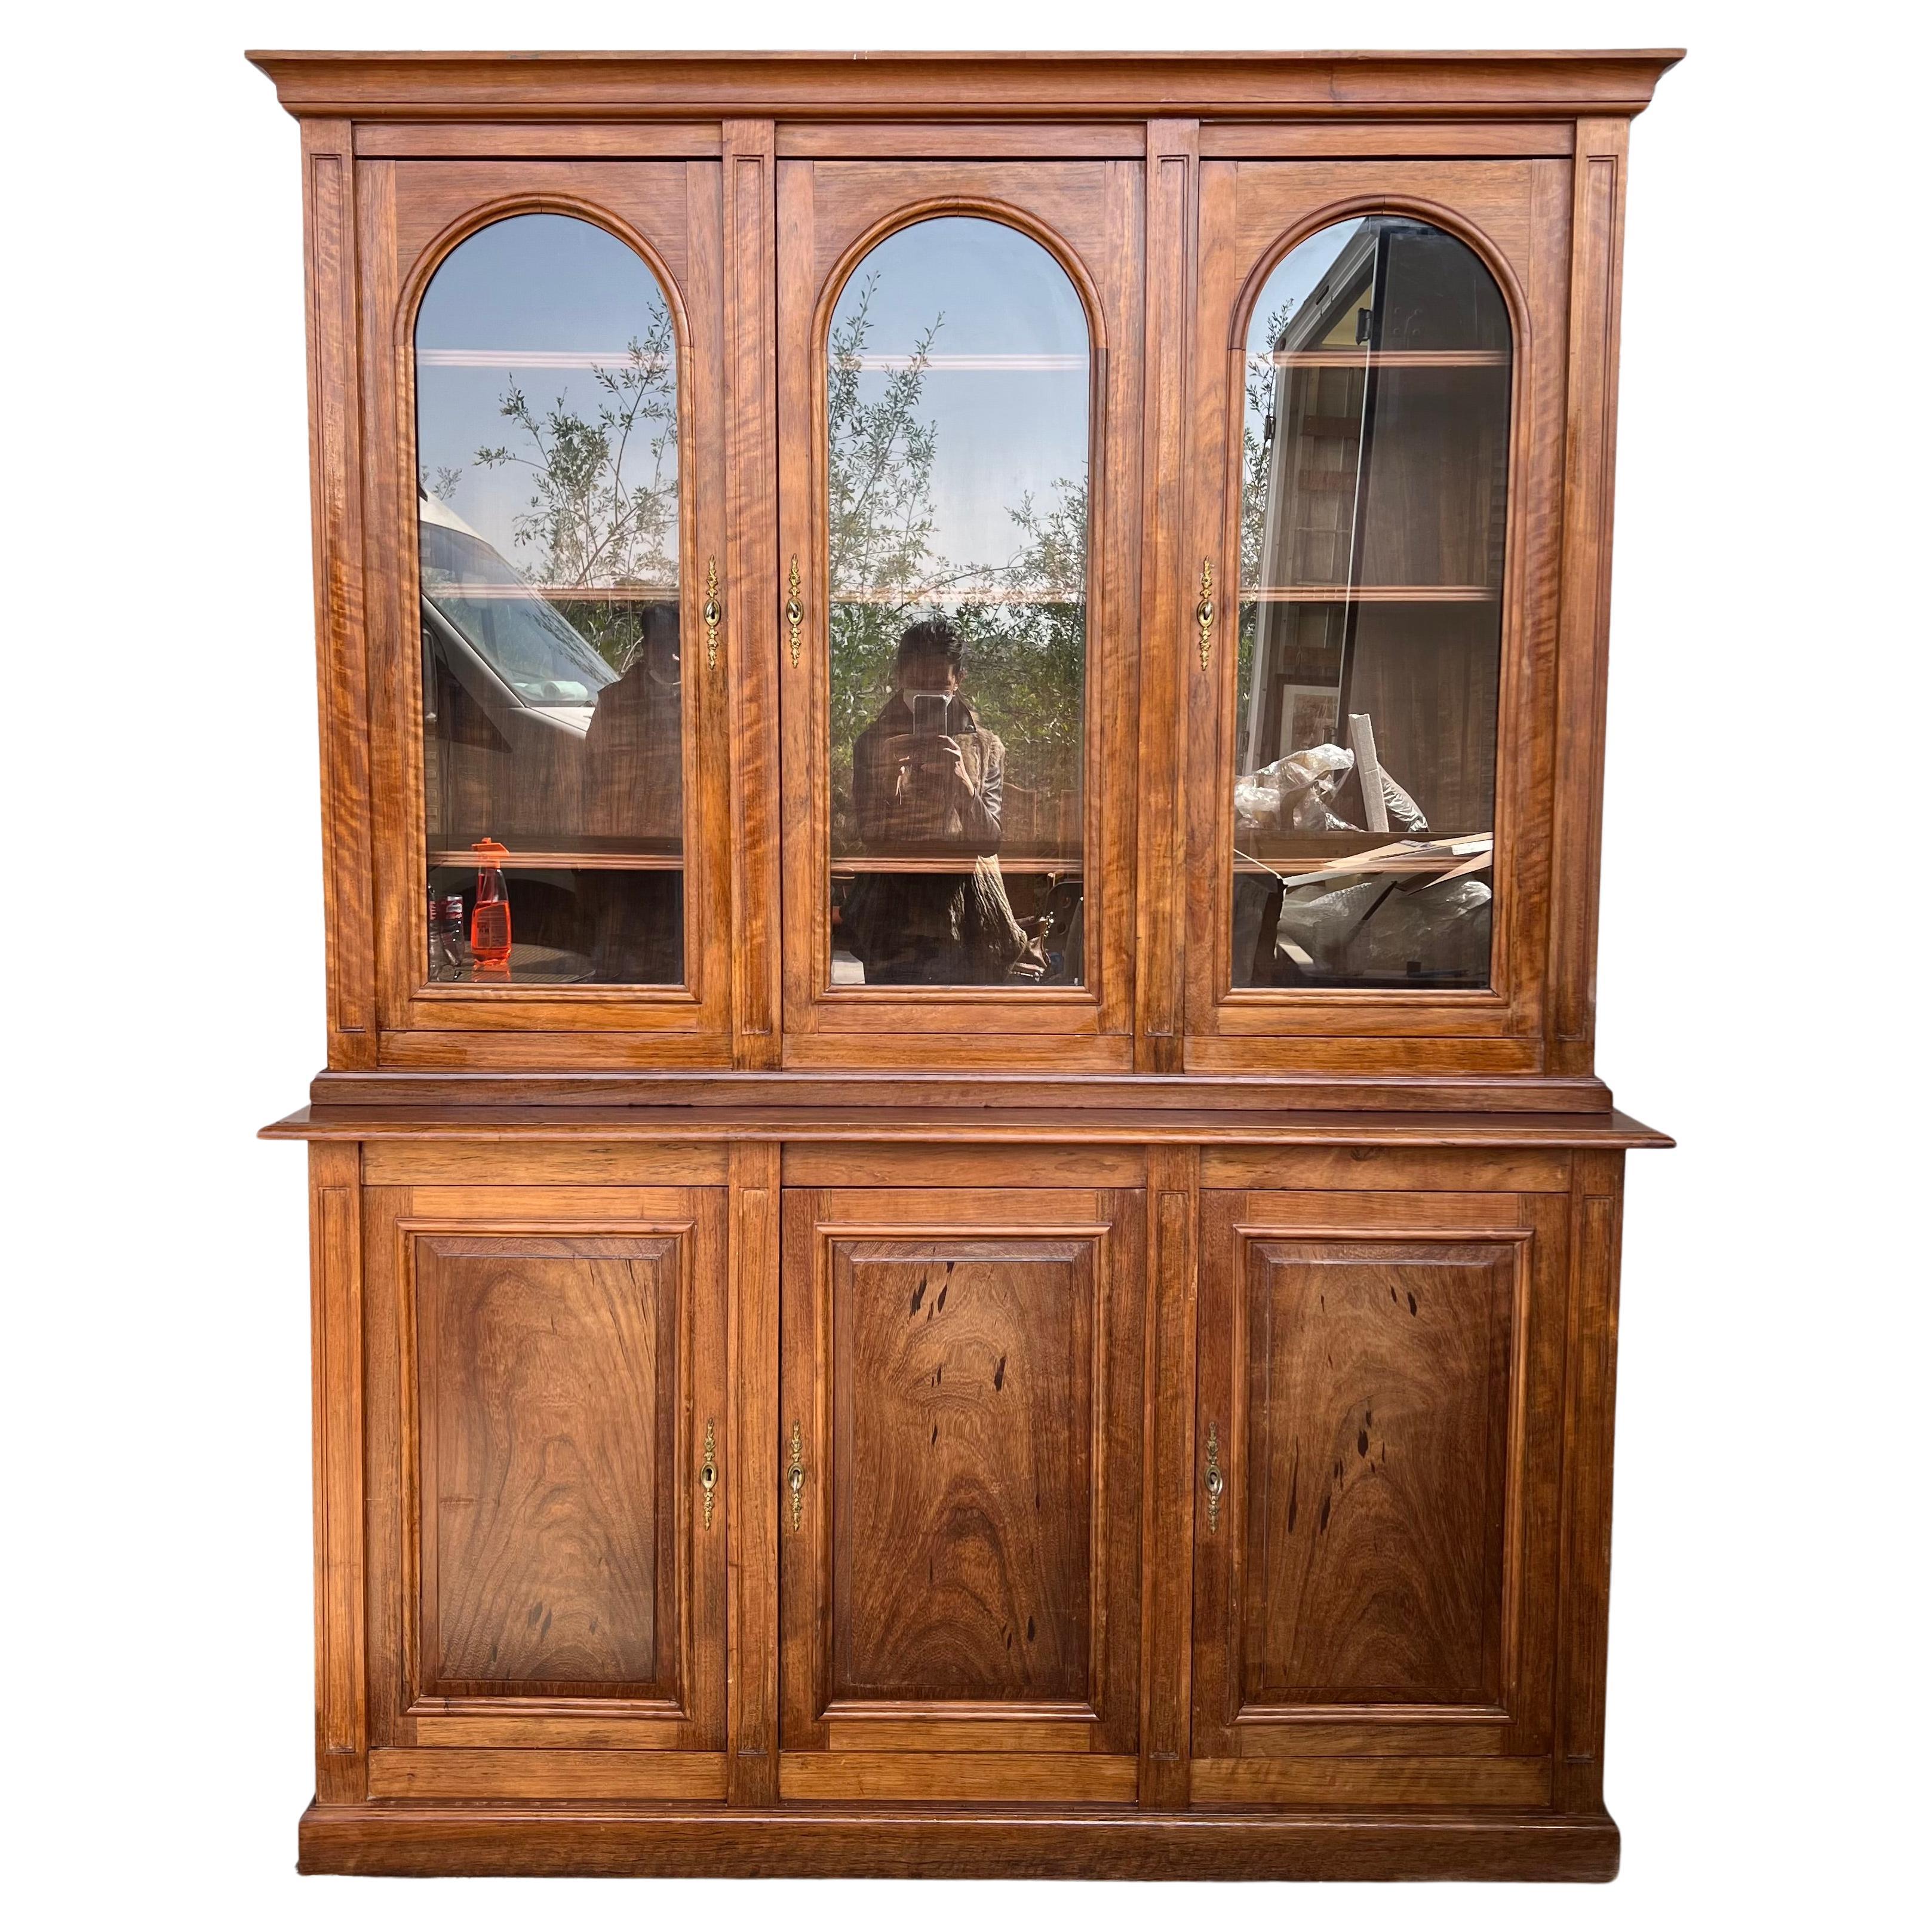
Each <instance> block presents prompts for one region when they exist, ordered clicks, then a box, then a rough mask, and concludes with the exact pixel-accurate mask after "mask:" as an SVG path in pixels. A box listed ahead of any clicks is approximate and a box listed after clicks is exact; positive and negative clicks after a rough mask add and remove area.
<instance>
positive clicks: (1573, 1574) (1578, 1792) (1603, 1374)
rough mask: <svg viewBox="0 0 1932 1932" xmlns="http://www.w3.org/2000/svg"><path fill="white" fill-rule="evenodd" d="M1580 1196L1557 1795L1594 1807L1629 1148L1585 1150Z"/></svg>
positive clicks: (1567, 1438) (1565, 1804)
mask: <svg viewBox="0 0 1932 1932" xmlns="http://www.w3.org/2000/svg"><path fill="white" fill-rule="evenodd" d="M1571 1214H1572V1217H1573V1218H1572V1223H1571V1226H1572V1241H1571V1254H1572V1256H1573V1261H1572V1264H1571V1276H1570V1336H1569V1347H1568V1376H1567V1380H1566V1386H1565V1430H1564V1451H1563V1479H1564V1492H1565V1493H1564V1506H1563V1514H1564V1533H1563V1541H1562V1622H1561V1630H1562V1639H1561V1647H1560V1650H1559V1657H1558V1664H1557V1670H1558V1680H1559V1681H1558V1691H1557V1712H1558V1724H1559V1742H1558V1747H1557V1753H1556V1779H1557V1803H1558V1805H1559V1808H1560V1809H1562V1810H1563V1811H1574V1812H1591V1811H1601V1810H1602V1809H1603V1804H1604V1769H1603V1751H1604V1665H1605V1661H1606V1658H1607V1652H1608V1649H1609V1642H1610V1455H1611V1445H1612V1442H1613V1437H1614V1435H1615V1430H1616V1374H1617V1289H1618V1282H1617V1275H1618V1265H1619V1247H1620V1244H1621V1242H1622V1221H1623V1156H1622V1154H1586V1155H1583V1156H1580V1157H1579V1159H1578V1160H1577V1182H1576V1189H1575V1192H1574V1195H1573V1196H1572V1198H1571Z"/></svg>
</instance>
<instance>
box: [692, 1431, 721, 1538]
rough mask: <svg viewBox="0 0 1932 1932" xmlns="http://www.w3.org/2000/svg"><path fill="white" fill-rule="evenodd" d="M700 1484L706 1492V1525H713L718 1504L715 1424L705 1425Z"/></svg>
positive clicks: (698, 1473) (698, 1483) (716, 1435)
mask: <svg viewBox="0 0 1932 1932" xmlns="http://www.w3.org/2000/svg"><path fill="white" fill-rule="evenodd" d="M697 1487H699V1489H700V1490H703V1493H704V1526H705V1528H706V1529H709V1528H710V1527H711V1512H712V1511H713V1510H714V1509H715V1508H717V1506H718V1431H717V1428H716V1427H715V1424H712V1423H709V1422H707V1423H706V1424H705V1425H704V1466H703V1469H700V1470H699V1471H698V1472H697Z"/></svg>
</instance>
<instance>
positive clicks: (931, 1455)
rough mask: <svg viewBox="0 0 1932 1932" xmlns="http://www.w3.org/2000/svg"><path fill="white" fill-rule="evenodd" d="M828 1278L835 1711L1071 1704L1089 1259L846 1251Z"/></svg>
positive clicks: (1081, 1664) (1011, 1248)
mask: <svg viewBox="0 0 1932 1932" xmlns="http://www.w3.org/2000/svg"><path fill="white" fill-rule="evenodd" d="M832 1271H833V1272H832V1301H833V1307H834V1315H833V1322H834V1331H833V1341H832V1349H833V1370H832V1442H833V1447H832V1467H831V1470H830V1472H829V1474H830V1478H831V1481H830V1484H829V1490H830V1493H829V1496H828V1498H827V1499H826V1506H827V1507H828V1508H830V1509H831V1511H832V1517H833V1521H834V1523H835V1530H834V1544H833V1556H832V1678H831V1686H830V1688H831V1694H832V1697H833V1699H834V1700H839V1701H843V1700H866V1699H881V1700H884V1699H904V1700H913V1701H924V1700H934V1701H939V1700H946V1699H959V1700H973V1701H976V1702H978V1701H984V1702H987V1703H1001V1702H1007V1701H1014V1702H1021V1703H1026V1702H1034V1701H1055V1700H1059V1701H1064V1702H1067V1703H1074V1702H1084V1701H1085V1697H1086V1695H1087V1691H1088V1677H1089V1673H1090V1671H1091V1667H1092V1656H1091V1649H1092V1616H1091V1601H1090V1598H1091V1586H1092V1577H1091V1574H1090V1565H1091V1549H1092V1538H1093V1521H1092V1517H1093V1492H1094V1472H1093V1468H1092V1457H1093V1447H1094V1397H1095V1393H1096V1391H1095V1388H1094V1329H1095V1327H1096V1318H1097V1313H1098V1310H1097V1308H1096V1307H1095V1305H1094V1303H1095V1294H1094V1256H1093V1249H1092V1246H1091V1243H1088V1242H1085V1241H1041V1240H1038V1239H1031V1240H1028V1241H1024V1242H1012V1243H1003V1242H998V1241H976V1242H965V1241H953V1242H948V1243H945V1244H932V1243H926V1242H919V1241H907V1242H900V1241H868V1242H853V1243H843V1242H841V1243H840V1244H838V1246H836V1247H835V1248H834V1250H833V1255H832ZM908 1578H911V1579H913V1580H915V1582H916V1587H915V1588H913V1589H907V1587H906V1586H907V1579H908Z"/></svg>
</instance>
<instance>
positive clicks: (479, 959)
mask: <svg viewBox="0 0 1932 1932" xmlns="http://www.w3.org/2000/svg"><path fill="white" fill-rule="evenodd" d="M469 849H470V850H472V852H474V853H475V854H476V906H475V910H474V911H472V913H470V915H469V950H470V952H471V953H472V956H474V957H475V961H476V963H477V965H479V966H502V965H506V964H507V963H508V960H509V957H510V895H509V890H508V887H507V886H505V884H504V883H503V872H502V864H503V861H504V860H505V859H507V858H508V856H510V853H509V848H508V847H507V846H504V845H499V844H497V843H496V840H495V839H493V838H479V839H478V840H477V841H476V843H475V844H474V845H472V846H471V847H470V848H469Z"/></svg>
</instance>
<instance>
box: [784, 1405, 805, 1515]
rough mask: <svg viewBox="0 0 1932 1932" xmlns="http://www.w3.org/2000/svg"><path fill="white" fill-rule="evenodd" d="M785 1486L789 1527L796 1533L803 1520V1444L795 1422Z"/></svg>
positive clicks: (792, 1430)
mask: <svg viewBox="0 0 1932 1932" xmlns="http://www.w3.org/2000/svg"><path fill="white" fill-rule="evenodd" d="M785 1487H787V1489H788V1490H790V1491H791V1526H792V1528H793V1530H794V1531H796V1529H798V1528H799V1526H800V1525H801V1524H802V1523H803V1522H804V1520H805V1443H804V1439H803V1437H802V1436H801V1434H800V1433H799V1426H798V1424H796V1422H794V1423H793V1424H792V1426H791V1474H790V1475H789V1476H787V1478H785Z"/></svg>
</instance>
